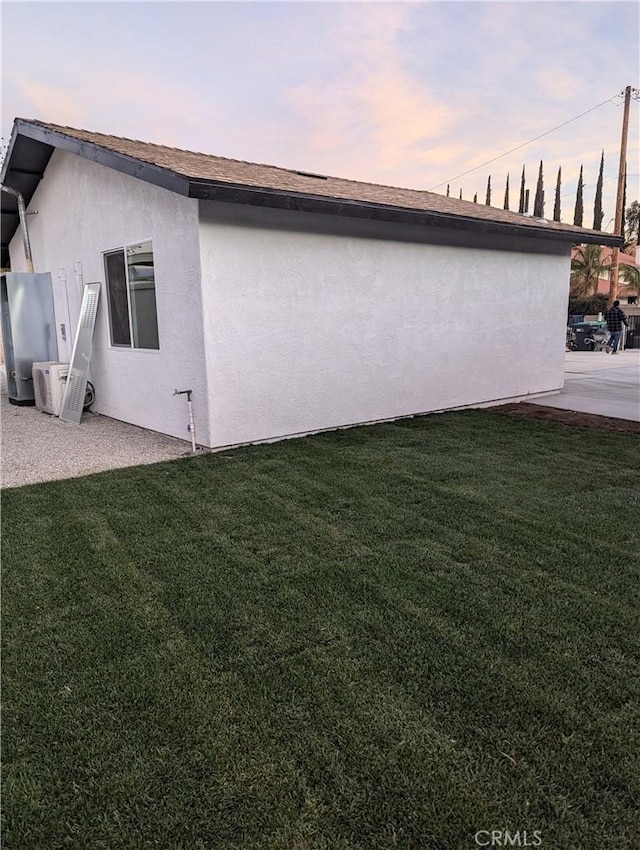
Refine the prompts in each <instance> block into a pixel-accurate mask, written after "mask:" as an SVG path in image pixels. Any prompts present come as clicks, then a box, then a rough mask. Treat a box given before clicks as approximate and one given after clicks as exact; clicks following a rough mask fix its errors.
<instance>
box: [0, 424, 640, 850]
mask: <svg viewBox="0 0 640 850" xmlns="http://www.w3.org/2000/svg"><path fill="white" fill-rule="evenodd" d="M638 448H639V444H638V440H637V438H636V437H635V436H634V435H631V434H616V433H607V432H604V431H591V430H584V429H573V428H569V427H566V426H563V425H558V424H555V423H538V422H530V421H525V420H522V419H519V418H516V417H510V416H507V415H504V414H498V413H492V412H486V411H467V412H463V413H452V414H444V415H440V416H432V417H425V418H420V419H413V420H406V421H402V422H398V423H396V424H389V425H380V426H373V427H367V428H360V429H354V430H348V431H343V432H334V433H331V434H324V435H320V436H316V437H309V438H306V439H299V440H292V441H285V442H281V443H278V444H274V445H267V446H255V447H249V448H245V449H240V450H236V451H234V452H227V453H224V454H217V455H203V456H200V457H198V458H195V459H186V460H179V461H174V462H171V463H164V464H159V465H157V466H153V467H138V468H135V469H129V470H119V471H115V472H112V473H104V474H100V475H94V476H91V477H88V478H83V479H76V480H71V481H64V482H54V483H50V484H44V485H37V486H33V487H25V488H22V489H16V490H9V491H5V493H4V496H3V570H4V579H3V611H2V613H3V644H4V657H3V670H4V673H3V676H4V688H3V702H4V730H3V762H4V771H3V773H4V797H3V809H4V827H3V829H4V844H3V847H5V848H7V850H23V848H24V850H54V849H55V848H77V850H94V848H104V850H120V849H121V848H131V850H143V848H163V850H165V848H166V850H178V849H179V848H180V850H205V848H206V850H213V848H224V850H235V848H238V850H240V848H242V850H248V849H249V848H252V850H253V848H255V850H271V849H272V848H282V850H315V848H327V850H341V849H342V848H345V849H346V848H362V849H363V850H371V848H391V847H396V846H397V847H401V848H419V850H425V848H426V850H428V849H429V848H444V849H445V850H458V848H460V850H465V848H476V847H477V846H479V845H478V844H477V843H476V841H475V839H474V835H475V834H476V833H477V832H478V831H479V830H492V829H505V828H508V829H510V830H511V831H512V832H515V831H516V830H520V839H521V841H522V834H523V831H524V830H527V832H528V835H529V838H528V840H529V842H531V841H532V840H533V831H534V830H537V831H539V833H540V835H541V839H542V842H543V843H542V847H543V848H553V850H570V848H584V850H598V848H602V850H623V848H629V849H631V848H633V850H637V848H638V847H640V816H639V814H638V811H639V810H638V805H639V800H640V759H639V756H638V753H639V752H640V723H639V720H640V710H639V707H638V706H639V698H640V628H639V606H638V595H639V582H638V578H639V575H638V574H639V572H640V570H639V562H638V552H639V548H640V547H639V545H638V529H639V528H640V510H639V504H638V470H639V467H640V453H639V451H638ZM480 840H481V841H486V840H487V835H486V834H484V833H483V834H482V835H481V836H480Z"/></svg>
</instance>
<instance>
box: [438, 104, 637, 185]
mask: <svg viewBox="0 0 640 850" xmlns="http://www.w3.org/2000/svg"><path fill="white" fill-rule="evenodd" d="M616 97H621V95H619V94H616V95H614V96H613V97H610V98H607V100H603V101H602V103H598V104H597V105H596V106H592V107H591V109H587V111H586V112H581V113H580V115H576V116H575V117H574V118H569V120H568V121H564V122H563V123H562V124H558V126H557V127H552V128H551V129H550V130H547V131H546V132H545V133H540V135H539V136H535V137H534V138H533V139H529V141H528V142H523V143H522V144H521V145H517V146H516V147H515V148H511V150H508V151H505V152H504V153H501V154H499V155H498V156H494V157H493V159H488V160H487V161H486V162H482V163H480V165H476V166H474V167H473V168H470V169H469V170H468V171H463V172H462V174H456V176H455V177H450V178H449V179H448V180H443V182H442V183H438V185H437V186H432V187H431V188H430V189H429V190H428V191H429V192H433V191H434V190H435V189H439V188H440V187H441V186H445V185H446V184H447V183H453V181H454V180H458V179H459V178H460V177H465V176H466V175H467V174H471V172H472V171H477V170H478V169H479V168H484V167H485V165H490V164H491V163H492V162H495V161H496V160H498V159H502V157H503V156H508V155H509V154H510V153H514V152H515V151H519V150H520V149H521V148H524V147H526V146H527V145H530V144H531V143H532V142H537V141H538V139H542V138H543V136H548V135H549V133H554V132H555V131H556V130H559V129H560V128H561V127H566V126H567V124H571V122H572V121H577V120H578V118H582V117H583V116H584V115H588V114H589V113H590V112H594V111H595V110H596V109H600V107H601V106H604V105H605V103H613V101H614V98H616Z"/></svg>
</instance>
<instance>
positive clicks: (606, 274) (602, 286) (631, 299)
mask: <svg viewBox="0 0 640 850" xmlns="http://www.w3.org/2000/svg"><path fill="white" fill-rule="evenodd" d="M576 252H577V248H576V247H574V248H573V249H572V251H571V258H572V259H573V258H574V257H575V256H576ZM639 252H640V249H638V250H636V254H635V256H634V255H632V254H625V253H623V252H622V251H620V252H619V253H618V263H619V265H620V266H622V265H625V266H631V267H632V268H636V269H640V264H639V263H638V253H639ZM611 254H612V249H611V248H608V247H603V248H602V249H601V251H600V256H601V258H602V262H603V263H610V262H611ZM610 274H611V273H610V271H609V270H606V271H603V272H602V276H601V277H599V278H598V289H597V292H598V294H599V295H608V294H609V279H610ZM616 298H619V299H620V300H621V301H622V302H623V303H624V302H626V303H629V304H636V303H637V301H638V292H637V290H635V289H634V288H633V287H631V286H627V284H626V283H625V280H624V275H623V273H622V271H620V272H619V275H618V292H617V294H616Z"/></svg>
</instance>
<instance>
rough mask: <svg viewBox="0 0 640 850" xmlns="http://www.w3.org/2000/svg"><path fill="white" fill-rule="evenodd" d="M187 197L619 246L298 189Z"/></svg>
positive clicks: (202, 185)
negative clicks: (310, 193) (302, 191)
mask: <svg viewBox="0 0 640 850" xmlns="http://www.w3.org/2000/svg"><path fill="white" fill-rule="evenodd" d="M189 196H190V197H191V198H197V199H199V200H209V201H224V202H227V203H232V204H250V205H251V206H257V207H271V208H275V209H283V210H294V211H296V212H308V213H325V214H326V213H329V214H333V215H341V216H347V217H352V218H366V219H372V220H377V221H388V222H395V223H403V224H418V225H422V226H425V225H426V226H431V227H441V228H447V229H449V230H466V231H471V232H474V233H495V234H497V235H504V236H520V237H529V238H531V239H547V240H549V239H550V240H553V241H556V242H565V243H569V244H571V245H575V244H585V243H586V244H594V245H607V246H609V247H613V248H615V247H621V246H622V242H623V240H622V237H621V236H614V235H613V234H605V233H602V234H600V233H597V234H593V233H590V232H585V233H582V232H579V231H577V232H576V231H566V230H554V229H553V228H546V227H536V226H535V225H531V224H522V225H520V224H516V223H514V224H511V223H509V222H504V221H495V220H494V221H492V220H490V219H483V218H482V219H481V218H472V217H470V216H460V215H455V214H453V213H441V212H435V211H431V210H416V209H412V208H407V207H397V206H390V205H388V204H378V203H375V202H367V201H354V200H350V199H345V198H329V197H326V196H324V195H307V194H304V193H300V192H290V191H282V190H278V189H265V188H262V187H250V186H244V185H241V184H233V183H224V182H221V181H209V180H206V181H205V180H194V179H192V180H191V183H190V191H189Z"/></svg>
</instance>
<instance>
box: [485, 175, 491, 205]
mask: <svg viewBox="0 0 640 850" xmlns="http://www.w3.org/2000/svg"><path fill="white" fill-rule="evenodd" d="M485 204H486V206H488V207H490V206H491V175H489V179H488V180H487V198H486V200H485Z"/></svg>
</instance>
